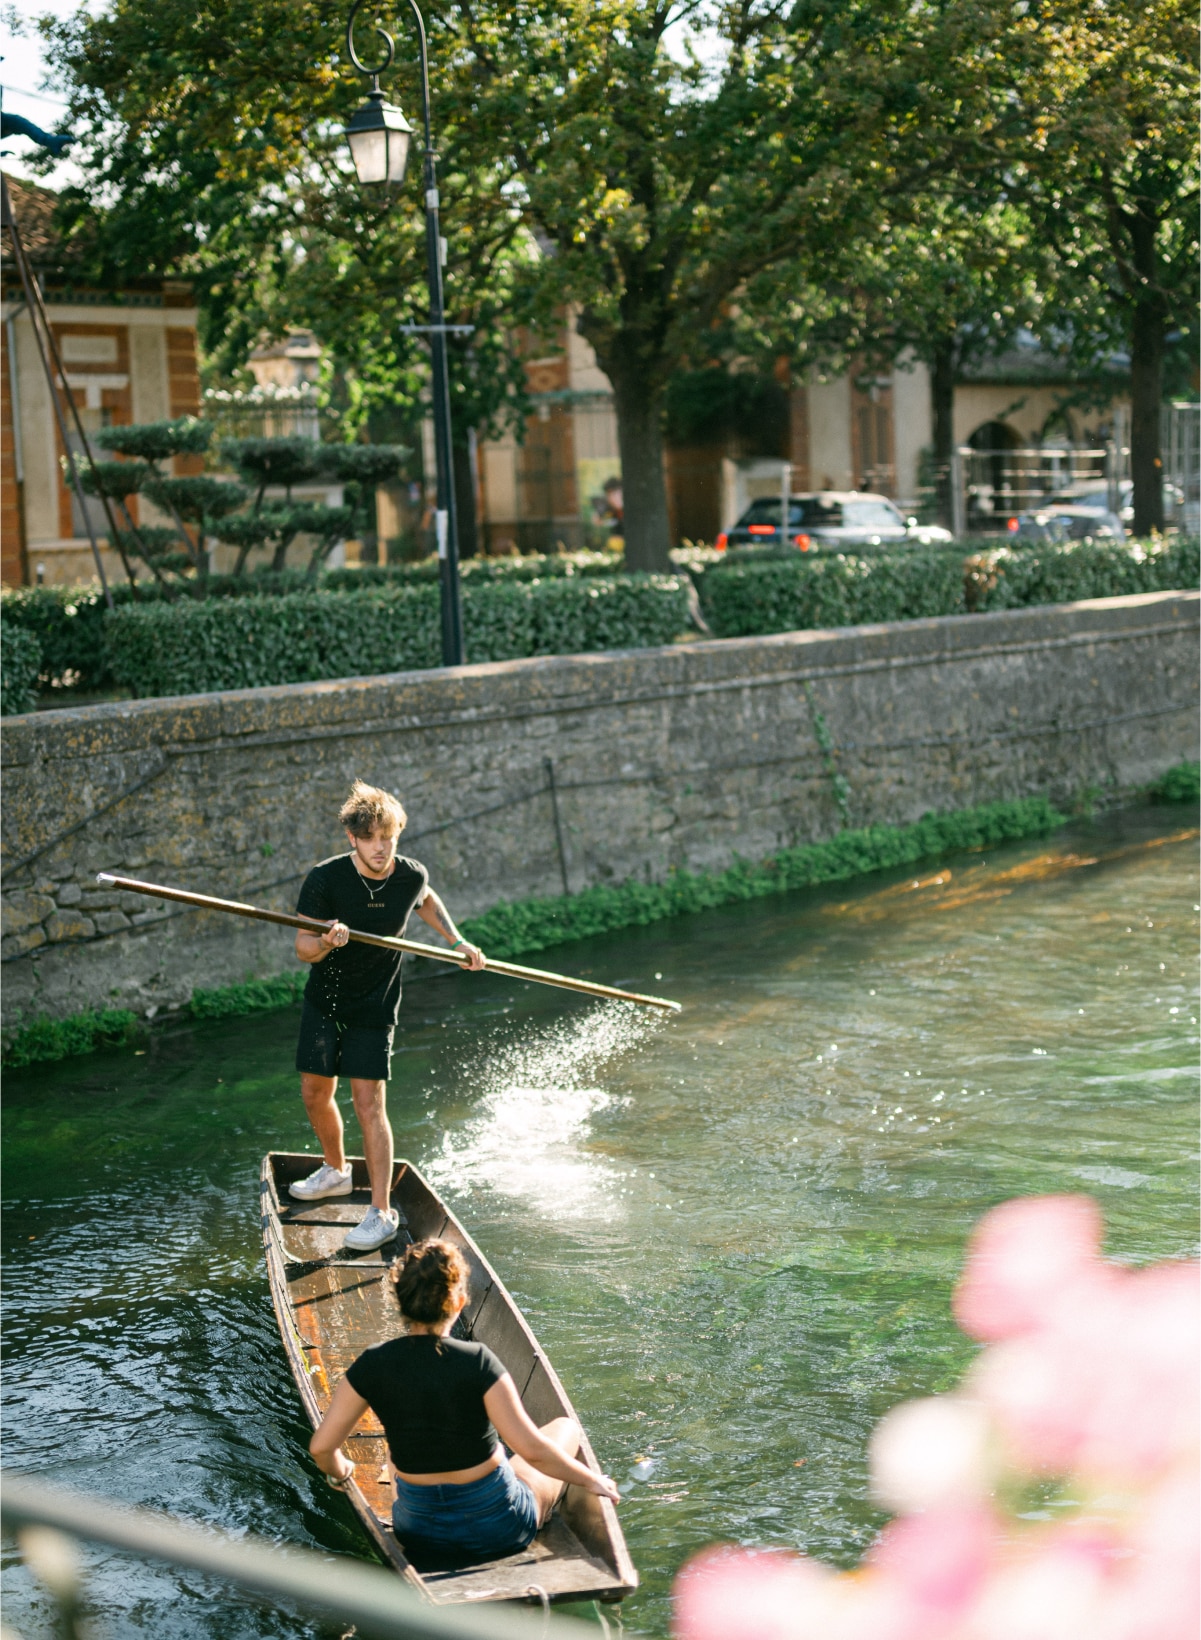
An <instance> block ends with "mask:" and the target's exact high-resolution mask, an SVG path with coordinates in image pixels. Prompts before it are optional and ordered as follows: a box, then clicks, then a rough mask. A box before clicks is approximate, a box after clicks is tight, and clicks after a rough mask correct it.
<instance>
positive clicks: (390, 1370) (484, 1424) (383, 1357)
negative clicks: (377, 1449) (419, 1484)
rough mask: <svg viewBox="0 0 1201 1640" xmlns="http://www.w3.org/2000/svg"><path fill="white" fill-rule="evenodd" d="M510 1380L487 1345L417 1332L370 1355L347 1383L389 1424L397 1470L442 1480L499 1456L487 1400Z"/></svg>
mask: <svg viewBox="0 0 1201 1640" xmlns="http://www.w3.org/2000/svg"><path fill="white" fill-rule="evenodd" d="M504 1374H505V1367H504V1364H503V1362H502V1361H501V1360H500V1359H499V1357H498V1356H495V1355H493V1353H492V1351H491V1350H490V1349H489V1348H488V1346H487V1345H486V1344H466V1343H462V1342H461V1341H460V1340H459V1339H457V1338H435V1337H434V1335H433V1334H432V1333H411V1334H409V1335H407V1336H406V1337H404V1338H392V1339H389V1341H388V1342H387V1343H386V1344H377V1345H376V1346H375V1347H374V1349H370V1350H364V1351H363V1353H362V1355H360V1356H359V1358H358V1360H357V1361H355V1362H353V1363H352V1364H351V1366H350V1367H349V1368H348V1369H347V1373H346V1377H347V1381H348V1382H349V1384H350V1387H351V1389H353V1390H354V1392H355V1394H356V1395H361V1396H362V1397H363V1399H364V1401H366V1402H367V1404H368V1405H369V1406H370V1408H371V1410H372V1412H374V1413H375V1415H376V1417H377V1418H378V1419H379V1421H380V1423H381V1424H383V1426H384V1434H385V1435H386V1436H387V1437H388V1450H389V1452H391V1454H392V1462H393V1463H394V1464H395V1465H396V1467H397V1469H400V1470H403V1471H404V1473H405V1474H406V1475H441V1474H445V1473H446V1472H447V1470H451V1469H474V1468H475V1466H476V1464H479V1463H484V1462H485V1460H486V1459H488V1458H490V1457H491V1456H492V1454H493V1453H494V1452H495V1451H496V1431H495V1429H494V1428H493V1427H492V1420H491V1419H490V1418H489V1416H488V1411H487V1408H486V1407H485V1406H484V1396H485V1395H486V1394H487V1393H488V1391H489V1390H490V1389H491V1388H492V1386H493V1384H495V1383H497V1382H498V1381H499V1380H500V1379H501V1378H503V1377H504Z"/></svg>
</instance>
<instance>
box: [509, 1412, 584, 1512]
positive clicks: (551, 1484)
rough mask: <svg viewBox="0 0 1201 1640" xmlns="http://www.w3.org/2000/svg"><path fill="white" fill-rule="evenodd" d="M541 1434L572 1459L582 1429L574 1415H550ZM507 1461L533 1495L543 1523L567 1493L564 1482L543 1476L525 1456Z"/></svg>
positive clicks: (577, 1448)
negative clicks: (555, 1416)
mask: <svg viewBox="0 0 1201 1640" xmlns="http://www.w3.org/2000/svg"><path fill="white" fill-rule="evenodd" d="M542 1433H543V1435H545V1436H546V1438H547V1440H548V1441H551V1442H553V1443H554V1445H555V1446H557V1447H560V1448H561V1449H562V1450H563V1451H564V1452H566V1454H567V1456H568V1457H569V1458H574V1457H575V1455H576V1453H577V1452H578V1451H579V1450H580V1435H581V1430H580V1426H579V1424H577V1423H576V1421H575V1419H574V1418H553V1419H552V1420H551V1422H550V1423H549V1424H543V1426H542ZM509 1462H510V1463H511V1464H512V1465H513V1472H514V1474H516V1475H518V1476H520V1478H521V1479H522V1480H523V1481H524V1482H525V1484H526V1485H527V1486H528V1487H529V1489H530V1491H531V1492H532V1493H533V1494H534V1498H535V1501H536V1502H537V1504H538V1524H539V1526H545V1525H546V1523H547V1521H548V1520H549V1519H550V1515H551V1510H552V1509H553V1508H554V1507H555V1505H556V1503H558V1501H559V1499H560V1498H561V1497H562V1496H563V1494H564V1492H566V1490H567V1482H566V1481H557V1480H556V1479H555V1477H554V1476H553V1475H544V1474H543V1473H542V1471H541V1470H540V1469H535V1468H534V1466H533V1464H532V1463H527V1462H526V1461H525V1459H524V1458H518V1457H513V1458H510V1460H509Z"/></svg>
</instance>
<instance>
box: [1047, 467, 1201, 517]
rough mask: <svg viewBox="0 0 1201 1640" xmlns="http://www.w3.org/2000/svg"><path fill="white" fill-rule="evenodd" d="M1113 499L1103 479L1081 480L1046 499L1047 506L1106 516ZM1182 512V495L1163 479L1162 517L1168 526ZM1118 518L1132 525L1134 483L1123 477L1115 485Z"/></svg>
mask: <svg viewBox="0 0 1201 1640" xmlns="http://www.w3.org/2000/svg"><path fill="white" fill-rule="evenodd" d="M1112 499H1113V498H1112V497H1111V495H1110V493H1109V486H1108V484H1107V483H1106V482H1105V481H1104V479H1100V480H1098V479H1080V480H1079V481H1078V482H1077V483H1075V484H1068V485H1067V486H1065V488H1064V489H1062V490H1057V491H1056V492H1055V494H1054V495H1051V496H1048V497H1047V503H1046V504H1047V506H1048V507H1058V506H1064V507H1086V508H1088V510H1089V511H1090V512H1096V513H1108V512H1109V511H1110V502H1111V500H1112ZM1183 509H1184V492H1183V491H1182V490H1181V489H1180V488H1179V487H1178V486H1177V485H1175V484H1172V483H1169V482H1168V480H1167V479H1165V480H1164V486H1163V516H1164V521H1165V522H1166V523H1168V524H1172V523H1179V522H1180V521H1181V515H1182V513H1183ZM1118 517H1119V518H1120V519H1121V521H1122V523H1123V524H1132V523H1133V522H1134V483H1133V481H1132V480H1131V479H1129V478H1123V479H1122V480H1121V481H1120V482H1119V484H1118Z"/></svg>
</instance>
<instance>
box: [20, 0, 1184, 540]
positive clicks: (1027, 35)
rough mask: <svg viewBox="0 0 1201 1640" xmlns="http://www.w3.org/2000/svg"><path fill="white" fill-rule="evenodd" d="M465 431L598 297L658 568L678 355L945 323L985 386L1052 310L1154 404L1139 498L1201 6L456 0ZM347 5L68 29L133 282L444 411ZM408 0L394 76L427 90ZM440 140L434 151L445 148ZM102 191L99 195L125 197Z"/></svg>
mask: <svg viewBox="0 0 1201 1640" xmlns="http://www.w3.org/2000/svg"><path fill="white" fill-rule="evenodd" d="M428 23H429V34H430V57H431V86H432V91H433V97H434V127H435V140H436V143H437V146H438V149H439V153H440V160H439V166H440V183H441V189H442V209H443V222H444V224H445V230H446V233H447V237H448V240H449V247H448V249H449V255H448V265H447V276H446V302H447V317H448V319H450V320H451V321H453V322H456V323H462V324H470V325H474V326H475V330H474V332H473V334H472V335H471V337H470V338H469V339H468V340H466V341H463V342H459V343H456V344H455V345H454V346H453V347H452V350H451V351H452V394H453V407H454V416H455V419H456V429H457V433H458V436H459V437H460V438H465V435H466V430H467V429H468V428H469V427H475V428H477V429H478V430H479V431H480V432H481V434H487V433H488V432H489V431H491V430H493V429H495V428H496V427H497V426H498V425H499V424H500V422H501V421H503V420H504V419H505V418H506V417H507V416H508V417H516V416H517V415H518V414H519V412H520V411H521V410H522V408H523V371H522V365H521V358H520V354H519V350H518V349H517V347H516V346H515V345H514V335H515V333H516V331H517V329H518V327H520V326H527V327H528V326H534V327H537V326H539V325H542V326H548V325H550V324H551V323H552V321H553V320H555V318H556V316H561V314H562V312H563V311H564V309H565V308H569V309H570V310H571V311H572V312H573V313H574V314H575V316H576V323H577V324H578V327H579V329H580V331H581V333H582V334H583V335H584V336H585V337H586V338H587V340H588V341H589V342H590V343H591V345H592V346H593V348H594V349H595V351H596V354H597V358H598V360H599V362H600V364H601V367H602V368H603V369H604V371H605V372H606V374H607V375H608V377H609V379H610V381H611V382H612V385H613V390H614V395H615V401H616V410H617V418H618V432H619V442H620V447H621V456H622V469H623V487H624V492H625V512H626V536H627V540H626V550H627V562H628V564H629V565H630V567H633V568H656V567H661V566H662V565H663V564H665V562H666V550H667V546H668V534H667V513H666V497H665V491H664V483H663V461H662V428H663V415H664V407H665V403H666V400H665V394H666V391H667V386H668V383H669V382H670V381H671V379H672V378H673V376H674V375H676V374H677V373H678V372H680V371H681V370H688V371H690V372H692V373H693V374H694V375H695V373H696V372H698V371H702V370H703V369H704V368H705V367H706V366H708V365H711V364H712V363H713V362H714V360H715V359H717V358H719V357H721V355H722V350H723V348H724V349H725V350H726V351H727V352H729V351H730V350H731V349H732V348H733V349H737V348H738V347H750V348H751V349H752V350H753V349H754V348H755V347H758V348H760V349H761V350H763V351H764V352H765V353H770V352H772V351H784V352H787V353H788V354H789V355H790V356H791V357H792V358H793V359H794V360H795V361H796V362H798V363H803V362H805V361H806V360H813V359H818V358H821V357H824V356H830V355H831V354H834V353H837V352H838V351H839V350H840V349H841V350H842V351H843V353H845V354H849V352H850V350H851V349H852V347H857V348H859V349H860V350H861V352H863V353H864V354H870V355H884V354H891V355H892V356H893V357H895V356H896V355H897V354H899V353H900V352H901V351H903V350H904V349H911V350H912V351H914V352H916V353H917V354H918V356H920V357H922V358H923V359H925V360H926V362H927V363H928V364H929V365H930V367H931V370H932V373H933V376H934V381H935V403H936V422H937V426H938V438H937V442H938V443H939V445H940V447H942V446H946V447H947V449H948V450H949V437H950V433H949V402H950V398H949V395H950V390H951V387H952V386H953V383H954V379H955V375H956V372H957V371H958V370H959V369H961V368H962V367H963V365H964V363H965V361H966V360H967V359H968V358H969V356H970V355H971V354H972V352H973V351H976V352H978V351H980V350H981V349H985V348H988V347H995V346H999V345H1001V344H1002V343H1003V342H1004V341H1005V339H1006V335H1007V333H1008V334H1012V328H1013V326H1015V325H1016V324H1018V323H1020V322H1034V321H1035V320H1037V322H1038V324H1039V325H1040V327H1041V328H1042V331H1043V333H1044V334H1046V335H1047V336H1050V337H1052V338H1053V341H1054V346H1055V347H1056V348H1058V349H1059V350H1060V351H1062V352H1065V353H1067V354H1070V356H1071V357H1072V358H1073V360H1074V361H1075V362H1076V364H1077V365H1078V366H1079V367H1081V368H1085V369H1088V368H1093V367H1095V366H1096V364H1097V361H1098V360H1099V359H1101V358H1102V357H1106V358H1109V357H1112V356H1113V354H1114V352H1115V349H1116V350H1120V351H1124V353H1125V354H1126V355H1127V356H1128V358H1129V361H1130V362H1129V371H1130V379H1131V386H1132V394H1133V400H1134V417H1133V440H1132V442H1133V446H1134V478H1135V497H1136V501H1135V506H1136V526H1137V527H1140V528H1145V527H1149V526H1150V525H1154V524H1155V523H1157V522H1160V521H1162V514H1161V513H1160V512H1157V510H1156V509H1157V507H1159V506H1161V501H1160V499H1159V476H1158V469H1157V467H1156V462H1157V460H1158V414H1159V405H1160V401H1161V399H1162V395H1163V386H1164V370H1165V358H1167V357H1169V354H1170V349H1171V347H1172V345H1173V338H1177V339H1178V338H1179V337H1180V336H1182V335H1184V334H1185V333H1187V332H1190V331H1192V330H1193V329H1194V328H1195V319H1194V313H1195V303H1196V233H1195V227H1194V223H1195V219H1196V182H1195V157H1196V139H1195V134H1194V131H1193V123H1192V106H1193V101H1194V98H1195V89H1196V69H1195V64H1194V60H1193V55H1192V48H1193V42H1192V34H1191V20H1190V18H1189V17H1188V16H1186V14H1185V12H1184V9H1183V0H1155V3H1153V4H1152V3H1150V0H1105V3H1104V4H1101V3H1099V0H917V3H912V0H504V3H501V0H459V3H451V0H440V3H439V4H437V5H435V6H434V7H433V8H432V9H431V11H430V13H429V16H428ZM343 24H344V10H343V7H342V5H341V3H339V5H338V6H336V7H335V6H331V5H329V4H327V3H326V0H238V4H237V5H236V6H235V5H234V4H233V3H232V0H205V3H204V4H203V5H201V6H200V7H199V9H198V8H197V6H196V5H195V4H194V3H188V4H185V3H184V0H111V3H110V4H109V6H108V8H107V9H106V10H104V11H102V12H100V13H98V14H95V15H93V14H91V13H89V12H87V11H85V10H82V9H81V10H80V11H79V12H78V13H76V14H75V15H74V16H73V17H72V18H70V19H68V20H66V21H63V22H59V23H51V24H48V25H46V26H47V29H48V32H49V35H50V39H51V46H52V51H53V55H54V57H55V60H56V62H57V64H58V66H59V67H60V69H62V70H63V72H64V77H65V79H66V81H67V83H68V84H69V86H70V87H71V88H72V92H71V94H72V117H73V123H74V126H75V128H76V130H77V131H78V132H79V133H80V136H81V138H82V141H81V142H80V143H79V145H78V146H77V149H76V153H77V155H78V156H79V157H80V158H81V159H82V160H83V162H84V163H85V165H86V167H87V168H88V172H89V185H88V188H87V189H86V190H82V189H81V190H77V191H75V192H73V193H71V194H69V195H68V196H67V198H66V199H65V201H64V210H65V214H66V218H67V221H68V224H69V225H70V226H72V227H73V229H74V231H75V233H76V235H77V237H78V239H79V242H80V245H81V247H83V249H82V251H81V254H86V255H87V256H88V257H89V258H90V259H91V263H92V265H93V267H94V270H95V272H96V273H97V275H98V276H100V277H110V278H114V279H115V278H118V277H120V276H121V274H122V273H123V272H124V271H126V270H127V269H132V268H133V267H134V266H135V265H136V267H137V269H138V271H139V272H145V271H147V269H148V267H149V268H150V269H152V270H153V269H160V270H162V271H166V270H167V269H168V268H171V269H177V270H181V271H184V272H186V273H187V274H188V275H189V277H191V278H192V280H193V282H194V284H195V286H196V289H197V292H198V295H199V297H200V300H201V305H202V309H203V312H204V342H205V346H206V348H207V350H208V352H209V354H210V356H211V357H212V358H213V359H214V360H215V361H216V363H217V365H218V367H222V368H225V369H227V370H230V369H232V368H233V367H234V366H236V365H237V364H240V363H241V362H242V360H244V359H245V357H246V355H247V354H248V353H249V351H250V350H251V348H252V346H253V345H254V343H255V342H257V341H258V340H259V338H260V337H261V336H262V334H263V333H264V332H266V333H270V334H280V333H282V331H283V330H285V329H287V328H288V327H290V326H296V325H307V326H310V327H311V328H312V329H313V330H314V332H315V333H316V334H317V336H318V337H319V339H320V340H321V342H322V343H323V344H324V346H325V347H326V348H327V349H328V351H329V354H330V357H331V359H332V361H333V373H334V380H333V382H332V384H331V391H332V392H333V393H334V394H335V396H340V399H341V402H342V403H343V405H344V407H345V409H346V412H347V414H348V416H349V418H350V421H351V423H352V424H353V423H354V422H355V421H356V419H359V420H361V419H362V418H364V417H365V416H366V415H367V414H368V413H369V412H370V411H371V409H372V408H373V407H376V406H379V405H383V404H396V403H401V404H402V405H405V406H407V407H408V408H409V410H410V412H411V413H412V414H414V415H416V414H418V413H419V410H420V404H421V397H422V393H423V390H424V386H425V379H426V369H425V358H424V351H423V348H422V345H421V343H420V341H418V340H416V339H415V338H414V337H413V336H412V335H411V334H409V333H407V332H406V331H405V330H404V328H403V327H404V326H405V325H411V324H419V323H421V322H422V319H423V318H424V316H425V314H424V309H425V281H424V247H423V241H422V233H423V222H422V202H421V197H420V187H419V182H418V180H417V178H416V177H415V176H411V177H410V179H409V181H408V183H407V184H406V186H405V187H404V188H403V189H402V190H401V191H400V192H399V194H398V195H396V196H395V197H393V198H388V197H385V196H384V195H382V194H376V195H368V194H366V193H364V192H363V191H362V190H360V189H359V188H358V187H357V185H355V184H354V182H353V180H352V179H351V177H350V175H349V173H348V161H347V160H346V158H345V157H344V156H343V152H342V145H341V137H340V132H341V128H342V126H343V125H344V123H345V120H346V119H347V117H348V116H349V114H350V113H351V112H352V110H353V109H354V108H355V107H356V106H357V104H358V102H359V101H360V99H361V96H362V82H361V81H360V80H359V78H358V76H357V75H354V74H353V73H352V72H351V70H350V69H349V67H348V65H347V64H346V63H345V62H344V61H342V51H343V46H342V39H341V30H342V27H343ZM407 26H408V25H407V21H406V15H405V14H404V12H403V8H400V15H398V17H397V18H396V27H397V32H398V37H399V38H398V47H399V49H398V53H397V62H396V65H395V67H394V68H393V69H392V70H390V71H389V74H388V75H387V76H385V80H384V90H385V91H386V92H387V93H388V95H389V96H390V97H391V98H392V100H394V101H397V102H399V103H401V105H402V106H404V107H405V108H406V109H408V110H409V112H410V114H411V115H412V114H413V113H414V112H415V111H416V108H417V89H416V53H415V50H413V49H411V45H412V42H411V41H409V40H407V37H406V35H405V33H404V30H405V29H406V28H407ZM414 169H415V168H414ZM97 201H99V202H100V203H97Z"/></svg>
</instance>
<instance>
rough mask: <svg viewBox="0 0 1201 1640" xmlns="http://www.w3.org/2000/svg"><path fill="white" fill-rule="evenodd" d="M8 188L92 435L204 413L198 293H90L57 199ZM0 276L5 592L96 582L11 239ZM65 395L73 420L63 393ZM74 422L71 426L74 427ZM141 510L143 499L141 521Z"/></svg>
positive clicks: (135, 285)
mask: <svg viewBox="0 0 1201 1640" xmlns="http://www.w3.org/2000/svg"><path fill="white" fill-rule="evenodd" d="M7 180H8V187H9V194H10V198H11V200H12V207H13V214H14V216H15V218H16V220H17V225H18V229H19V231H20V233H21V237H22V241H23V243H24V245H25V249H26V253H27V256H28V258H29V261H30V263H31V265H32V268H33V271H34V273H35V274H36V276H37V277H38V279H39V281H40V283H41V287H42V293H43V297H44V300H45V304H46V308H47V313H48V317H49V320H50V325H51V329H52V331H53V333H54V337H55V341H56V343H57V346H58V351H59V354H60V356H61V358H62V363H63V374H64V376H65V378H66V383H67V385H68V386H69V387H70V389H71V392H72V393H73V394H74V396H75V401H76V404H77V405H78V408H79V413H80V418H81V420H82V422H83V426H84V431H85V433H91V432H93V431H96V430H98V429H99V428H101V427H109V426H114V425H116V426H120V425H123V424H128V423H130V422H147V421H165V420H166V419H168V418H169V417H173V416H183V415H192V414H195V413H196V412H197V411H198V410H199V408H200V381H199V375H198V371H197V359H196V323H197V311H196V307H195V305H194V303H193V301H192V296H191V292H190V290H189V287H188V286H187V285H186V284H183V283H180V282H178V281H174V280H169V279H151V278H147V279H136V280H132V281H130V282H129V283H127V284H126V285H124V286H123V287H122V288H120V289H119V290H99V289H97V288H95V287H94V286H92V285H89V284H88V283H87V282H86V280H84V279H82V278H81V277H80V276H79V275H78V273H77V272H76V271H74V269H75V266H76V265H77V259H76V258H75V257H73V256H72V255H71V253H70V250H69V248H65V247H64V246H63V244H62V242H61V241H60V239H59V237H58V235H57V233H56V232H55V229H54V226H53V222H52V213H53V208H54V195H53V194H52V193H50V192H49V191H48V190H47V189H44V188H37V187H33V186H31V185H29V184H27V183H21V182H16V181H14V180H13V179H12V178H11V177H9V178H8V179H7ZM0 275H2V281H3V284H2V303H3V305H2V308H0V318H2V319H3V340H4V354H5V358H4V364H3V369H2V370H0V390H2V403H0V416H2V418H3V440H2V444H0V554H2V556H0V578H2V579H3V582H4V584H5V585H6V586H19V585H22V584H28V583H32V582H36V581H44V582H45V583H46V584H48V585H56V584H59V585H61V584H65V583H69V582H73V581H90V580H92V579H94V577H95V567H94V564H93V560H92V552H91V547H90V545H89V541H88V534H87V524H86V521H85V519H84V517H83V514H82V512H81V509H80V503H79V499H78V497H77V496H76V495H75V494H74V492H73V491H72V490H71V489H70V488H69V486H68V484H67V481H66V479H65V477H64V473H63V465H62V457H63V454H64V451H63V447H62V442H61V439H60V436H59V432H58V427H57V424H56V418H55V415H54V407H53V401H52V399H51V396H50V394H51V388H50V385H49V384H48V382H47V380H46V374H45V370H44V368H43V365H42V360H41V357H40V354H39V350H38V345H37V339H36V336H35V333H34V329H33V325H32V322H31V320H30V316H29V313H28V311H27V308H26V304H25V297H24V292H23V290H22V288H21V282H20V279H19V278H18V275H17V269H16V266H15V264H14V262H13V260H12V255H11V249H10V247H9V245H8V241H7V235H6V236H5V245H4V257H3V263H2V265H0ZM55 391H57V392H58V394H59V398H60V401H62V402H63V404H64V409H65V394H64V393H63V390H62V384H61V383H56V384H55ZM65 419H66V420H67V425H68V427H70V426H71V422H70V418H69V417H66V418H65ZM71 437H72V438H74V437H75V435H74V433H73V432H72V434H71ZM199 470H200V462H199V459H198V458H179V459H177V461H176V465H175V471H176V472H177V473H179V474H181V475H182V474H184V473H188V472H198V471H199ZM137 505H138V503H137V501H136V499H135V500H134V501H133V503H132V504H131V506H132V509H133V510H134V516H135V519H136V518H137V511H136V508H137ZM89 506H93V507H94V508H95V512H94V517H95V519H96V522H97V525H98V530H97V533H98V535H99V536H100V538H101V539H103V532H104V519H103V513H102V511H101V509H100V507H99V505H98V504H95V503H89ZM143 510H144V513H145V517H144V519H143V521H144V522H147V523H149V522H153V521H155V520H152V519H151V517H150V511H151V509H149V507H148V506H145V504H143ZM104 564H105V572H106V574H107V575H109V576H110V577H113V578H116V577H119V576H120V575H121V574H122V569H121V564H120V560H119V559H118V558H117V555H116V554H115V553H114V552H112V551H111V550H110V549H107V548H106V549H105V550H104Z"/></svg>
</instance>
